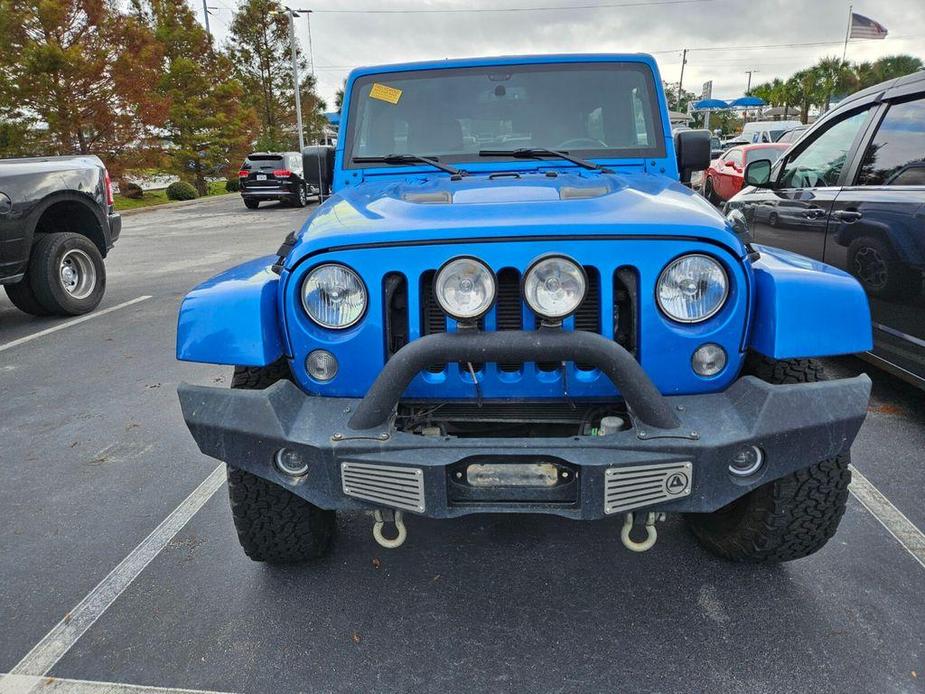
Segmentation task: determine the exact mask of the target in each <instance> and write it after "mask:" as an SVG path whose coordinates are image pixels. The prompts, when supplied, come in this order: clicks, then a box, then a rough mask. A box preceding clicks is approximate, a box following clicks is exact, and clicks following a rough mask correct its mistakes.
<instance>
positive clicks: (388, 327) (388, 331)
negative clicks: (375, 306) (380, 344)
mask: <svg viewBox="0 0 925 694" xmlns="http://www.w3.org/2000/svg"><path fill="white" fill-rule="evenodd" d="M382 295H383V304H384V305H385V354H386V359H388V358H389V357H391V356H392V355H393V354H395V353H396V352H397V351H398V350H400V349H401V348H402V347H404V346H405V345H406V344H408V281H407V280H406V279H405V276H404V275H402V274H401V273H398V272H390V273H388V274H387V275H386V276H385V277H384V278H383V279H382Z"/></svg>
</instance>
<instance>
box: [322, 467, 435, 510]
mask: <svg viewBox="0 0 925 694" xmlns="http://www.w3.org/2000/svg"><path fill="white" fill-rule="evenodd" d="M340 471H341V483H342V485H343V490H344V494H346V495H347V496H353V497H356V498H357V499H365V500H366V501H372V502H375V503H377V504H382V505H383V506H390V507H393V508H399V509H402V510H404V511H415V512H418V513H421V512H423V511H424V471H423V470H422V469H421V468H415V467H396V466H393V465H365V464H363V463H341V464H340Z"/></svg>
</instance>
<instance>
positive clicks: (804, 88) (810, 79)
mask: <svg viewBox="0 0 925 694" xmlns="http://www.w3.org/2000/svg"><path fill="white" fill-rule="evenodd" d="M790 81H792V82H793V83H794V87H795V89H796V92H795V93H796V99H797V103H799V104H800V121H801V122H802V123H803V124H806V122H807V118H808V117H809V109H810V107H812V106H813V105H814V104H816V103H817V101H816V99H817V95H818V92H819V75H818V74H817V73H816V71H815V70H813V69H811V68H810V69H806V70H800V71H799V72H797V73H794V75H793V77H791V78H790Z"/></svg>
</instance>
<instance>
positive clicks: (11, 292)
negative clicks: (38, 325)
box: [3, 275, 50, 316]
mask: <svg viewBox="0 0 925 694" xmlns="http://www.w3.org/2000/svg"><path fill="white" fill-rule="evenodd" d="M3 288H4V289H5V290H6V295H7V296H8V297H9V298H10V302H11V303H12V304H13V306H15V307H16V308H18V309H19V310H20V311H22V312H24V313H29V314H31V315H33V316H47V315H48V314H49V313H50V311H48V309H46V308H45V307H44V306H42V305H41V304H40V303H39V300H38V299H36V298H35V292H33V291H32V286H31V285H30V284H29V276H28V275H26V276H25V277H24V278H23V279H22V281H20V282H17V283H16V284H5V285H3Z"/></svg>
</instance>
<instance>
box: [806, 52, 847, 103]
mask: <svg viewBox="0 0 925 694" xmlns="http://www.w3.org/2000/svg"><path fill="white" fill-rule="evenodd" d="M810 69H811V70H812V71H813V72H815V73H816V80H817V84H816V89H817V90H818V93H817V101H816V105H817V106H820V107H821V110H822V112H823V113H825V112H826V111H828V110H829V104H831V102H832V97H833V96H835V95H836V94H840V93H842V92H845V91H847V90H849V89H850V88H851V87H852V86H853V82H854V80H855V75H854V73H853V71H852V70H851V68H850V67H849V65H848V63H847V62H846V61H844V60H842V59H841V58H822V59H821V60H820V61H819V62H818V63H816V65H814V66H813V67H812V68H810Z"/></svg>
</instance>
